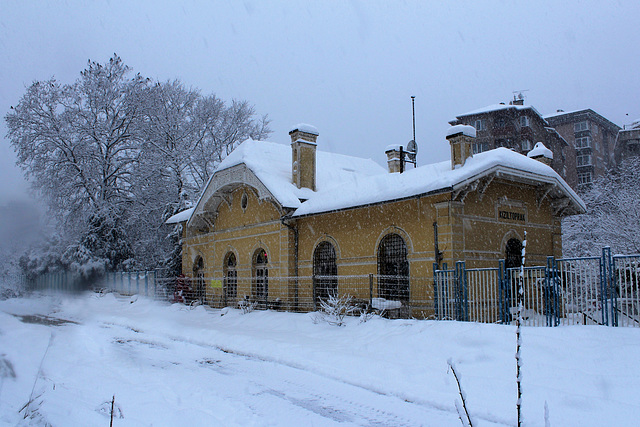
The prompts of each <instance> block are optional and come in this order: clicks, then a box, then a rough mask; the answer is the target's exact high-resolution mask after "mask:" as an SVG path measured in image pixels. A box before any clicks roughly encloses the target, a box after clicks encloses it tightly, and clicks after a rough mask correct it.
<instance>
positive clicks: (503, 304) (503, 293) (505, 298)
mask: <svg viewBox="0 0 640 427" xmlns="http://www.w3.org/2000/svg"><path fill="white" fill-rule="evenodd" d="M504 262H505V261H504V260H503V259H501V260H499V261H498V286H499V291H500V292H499V295H500V321H501V322H502V323H503V324H505V325H506V324H508V323H510V322H511V319H510V318H509V317H508V316H509V292H508V290H509V288H508V286H507V283H506V282H507V281H506V274H507V270H506V268H505V264H504Z"/></svg>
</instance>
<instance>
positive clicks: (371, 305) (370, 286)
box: [314, 274, 373, 308]
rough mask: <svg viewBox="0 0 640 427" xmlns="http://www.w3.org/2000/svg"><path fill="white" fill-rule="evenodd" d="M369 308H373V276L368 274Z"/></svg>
mask: <svg viewBox="0 0 640 427" xmlns="http://www.w3.org/2000/svg"><path fill="white" fill-rule="evenodd" d="M314 292H315V290H314ZM314 301H315V298H314ZM369 307H371V308H373V274H369Z"/></svg>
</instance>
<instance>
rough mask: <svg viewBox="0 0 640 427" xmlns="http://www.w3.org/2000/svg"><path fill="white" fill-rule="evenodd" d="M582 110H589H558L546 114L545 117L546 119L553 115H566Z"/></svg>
mask: <svg viewBox="0 0 640 427" xmlns="http://www.w3.org/2000/svg"><path fill="white" fill-rule="evenodd" d="M580 111H587V110H585V109H582V110H572V111H556V112H555V113H551V114H545V115H544V116H543V117H544V118H545V119H550V118H552V117H558V116H564V115H566V114H573V113H579V112H580Z"/></svg>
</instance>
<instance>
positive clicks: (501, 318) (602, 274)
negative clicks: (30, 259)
mask: <svg viewBox="0 0 640 427" xmlns="http://www.w3.org/2000/svg"><path fill="white" fill-rule="evenodd" d="M433 271H434V273H433V277H428V278H427V277H413V276H409V277H407V276H394V275H388V276H385V275H376V274H369V275H361V276H337V275H330V276H318V275H316V276H306V277H269V276H268V274H266V273H265V274H264V275H261V276H260V277H254V278H249V277H238V276H237V275H236V274H233V275H228V276H227V277H203V276H200V277H196V278H189V277H184V276H181V277H178V278H164V277H163V275H162V274H160V273H159V272H157V271H144V272H117V273H108V274H106V275H104V276H103V277H101V278H100V279H99V280H96V281H93V282H87V281H86V280H82V279H81V278H80V277H78V276H77V275H76V276H74V275H71V274H69V273H56V274H47V275H43V276H40V277H38V278H36V279H34V280H31V281H28V286H29V287H30V288H31V289H48V290H57V291H67V292H73V291H80V290H85V289H106V290H109V291H114V292H118V293H120V294H123V295H134V294H138V295H145V296H148V297H152V298H156V299H160V300H165V301H171V302H178V303H185V304H189V305H197V304H206V305H209V306H211V307H217V308H221V307H227V306H230V307H237V308H242V309H245V310H246V309H248V310H253V309H271V310H286V311H297V312H307V311H315V310H318V309H319V308H320V301H321V300H323V299H324V300H326V299H327V298H328V297H329V296H331V295H334V296H345V295H346V296H350V297H351V303H352V304H353V305H354V306H356V307H358V308H360V310H361V311H375V312H379V313H382V314H384V315H385V316H388V317H393V318H396V317H397V318H408V317H415V318H427V319H438V320H459V321H475V322H483V323H502V324H512V323H514V322H515V316H516V313H517V303H516V296H517V295H518V289H519V288H520V286H522V290H523V308H524V310H523V313H522V314H523V319H524V324H526V325H530V326H557V325H576V324H581V325H610V326H631V327H640V283H639V281H640V277H639V276H640V255H612V254H611V250H610V249H609V248H604V249H603V251H602V256H600V257H583V258H563V259H555V258H553V257H548V258H547V265H545V266H527V267H525V268H524V269H523V274H522V277H521V275H520V269H519V268H515V269H511V268H505V262H504V261H499V262H498V265H497V266H496V267H493V268H471V269H468V268H466V266H465V263H464V262H463V261H460V262H457V263H456V264H455V265H454V266H453V268H448V266H447V265H446V264H443V265H442V268H438V266H437V265H435V264H434V270H433Z"/></svg>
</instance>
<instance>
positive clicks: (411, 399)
mask: <svg viewBox="0 0 640 427" xmlns="http://www.w3.org/2000/svg"><path fill="white" fill-rule="evenodd" d="M103 323H104V324H106V325H113V326H119V327H123V328H126V329H128V330H131V331H134V332H136V333H140V334H145V335H153V336H154V337H158V338H164V339H168V340H170V341H175V342H182V343H186V344H191V345H195V346H199V347H205V348H213V349H216V350H218V351H221V352H223V353H226V354H230V355H234V356H238V357H243V358H246V359H249V360H254V361H261V362H268V363H273V364H276V365H280V366H285V367H288V368H291V369H295V370H298V371H301V372H304V373H307V374H314V375H317V376H319V377H323V378H326V379H329V380H332V381H335V382H338V383H342V384H345V385H348V386H352V387H356V388H358V389H362V390H365V391H368V392H371V393H374V394H377V395H380V396H384V397H391V398H395V399H399V400H401V401H402V402H404V403H408V404H412V405H417V406H419V407H423V408H426V409H429V410H436V411H439V412H441V413H443V415H444V414H446V415H451V416H454V417H455V419H458V413H457V411H456V409H455V406H454V405H451V406H450V407H448V406H444V405H442V404H440V403H438V402H434V401H429V400H426V399H421V398H418V397H415V396H409V395H407V394H405V393H396V392H389V391H386V390H383V389H380V388H379V387H376V386H373V385H370V384H362V383H360V382H356V381H350V380H348V379H345V378H343V377H339V376H336V375H332V374H330V373H327V372H324V371H322V370H319V369H309V367H308V366H304V365H300V364H298V363H295V362H292V361H289V360H283V359H280V358H275V357H269V356H265V355H260V354H256V353H251V352H246V351H242V350H238V349H233V348H231V347H228V346H224V345H219V344H215V343H209V342H204V341H199V340H194V339H188V338H184V337H181V336H176V335H173V334H169V333H166V332H162V331H155V332H146V331H142V330H139V329H136V328H134V327H131V326H129V325H127V324H119V323H115V322H103ZM274 393H275V395H277V394H278V392H274ZM456 398H457V396H455V395H452V402H453V401H454V400H455V399H456ZM341 399H342V398H341ZM474 419H476V420H482V421H484V422H487V423H490V424H495V425H503V426H510V425H511V424H510V423H509V422H508V421H506V420H501V419H497V418H494V417H486V416H483V415H478V414H476V415H474ZM394 425H395V424H394Z"/></svg>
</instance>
